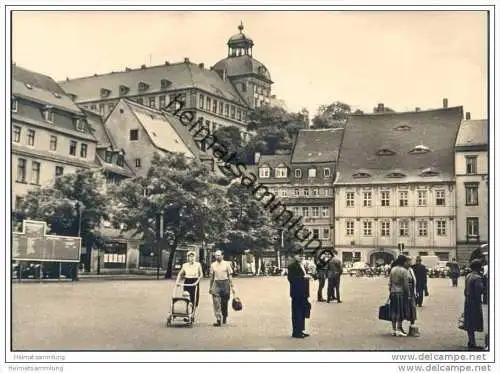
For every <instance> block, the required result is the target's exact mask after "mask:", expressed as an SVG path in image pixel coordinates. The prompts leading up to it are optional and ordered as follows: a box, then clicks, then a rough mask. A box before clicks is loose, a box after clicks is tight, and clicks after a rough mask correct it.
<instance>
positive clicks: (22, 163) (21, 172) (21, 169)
mask: <svg viewBox="0 0 500 373" xmlns="http://www.w3.org/2000/svg"><path fill="white" fill-rule="evenodd" d="M16 181H17V182H18V183H25V182H26V159H22V158H19V159H18V160H17V179H16Z"/></svg>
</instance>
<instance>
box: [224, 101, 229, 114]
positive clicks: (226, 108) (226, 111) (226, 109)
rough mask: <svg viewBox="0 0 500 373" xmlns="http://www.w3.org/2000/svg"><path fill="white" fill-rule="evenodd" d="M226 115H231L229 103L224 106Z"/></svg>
mask: <svg viewBox="0 0 500 373" xmlns="http://www.w3.org/2000/svg"><path fill="white" fill-rule="evenodd" d="M224 115H225V116H226V117H228V116H229V104H226V106H224Z"/></svg>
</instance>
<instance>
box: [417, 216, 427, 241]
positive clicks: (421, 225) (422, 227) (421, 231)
mask: <svg viewBox="0 0 500 373" xmlns="http://www.w3.org/2000/svg"><path fill="white" fill-rule="evenodd" d="M418 235H419V237H427V220H419V221H418Z"/></svg>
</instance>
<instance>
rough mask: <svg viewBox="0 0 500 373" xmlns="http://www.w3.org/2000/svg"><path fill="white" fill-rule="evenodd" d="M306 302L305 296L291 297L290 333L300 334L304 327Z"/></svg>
mask: <svg viewBox="0 0 500 373" xmlns="http://www.w3.org/2000/svg"><path fill="white" fill-rule="evenodd" d="M306 303H307V298H302V297H300V298H299V297H296V298H292V333H293V335H300V334H302V332H303V331H304V329H305V327H306V315H305V310H306Z"/></svg>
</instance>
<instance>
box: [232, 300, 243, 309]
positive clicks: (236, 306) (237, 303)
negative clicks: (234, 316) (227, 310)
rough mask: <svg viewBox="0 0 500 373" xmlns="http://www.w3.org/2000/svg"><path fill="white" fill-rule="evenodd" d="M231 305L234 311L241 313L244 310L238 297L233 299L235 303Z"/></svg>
mask: <svg viewBox="0 0 500 373" xmlns="http://www.w3.org/2000/svg"><path fill="white" fill-rule="evenodd" d="M231 305H232V307H233V310H235V311H241V310H242V309H243V303H241V299H240V298H238V297H234V298H233V302H232V304H231Z"/></svg>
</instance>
